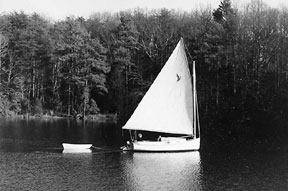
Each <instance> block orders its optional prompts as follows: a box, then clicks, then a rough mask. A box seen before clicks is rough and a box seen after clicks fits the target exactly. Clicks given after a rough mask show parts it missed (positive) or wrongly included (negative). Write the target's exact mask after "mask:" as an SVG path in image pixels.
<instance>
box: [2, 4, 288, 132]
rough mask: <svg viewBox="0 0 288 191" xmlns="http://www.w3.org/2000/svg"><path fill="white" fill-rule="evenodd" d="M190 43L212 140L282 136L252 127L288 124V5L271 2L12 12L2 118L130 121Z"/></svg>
mask: <svg viewBox="0 0 288 191" xmlns="http://www.w3.org/2000/svg"><path fill="white" fill-rule="evenodd" d="M191 9H192V8H191ZM180 37H183V38H184V42H185V44H186V48H187V51H188V54H189V55H190V60H192V59H193V60H195V61H196V70H197V77H198V79H197V89H198V100H199V107H200V116H201V118H202V123H203V124H204V126H206V127H207V128H206V130H205V131H204V134H205V133H206V134H207V136H214V134H215V132H216V131H219V130H220V131H223V133H224V134H227V135H229V134H241V133H243V132H244V133H245V132H246V131H249V132H251V131H254V134H257V135H259V136H261V135H262V134H266V133H271V132H272V133H273V130H271V128H261V130H260V131H259V128H251V127H254V126H257V127H260V126H261V127H263V126H265V127H266V126H269V125H272V126H273V125H275V123H276V124H278V125H279V126H281V124H283V120H284V121H286V122H287V120H285V119H288V117H287V113H288V111H287V110H288V80H287V77H288V76H287V72H288V68H287V66H288V63H287V59H288V48H287V47H288V9H286V8H282V9H276V8H271V7H269V6H267V5H266V4H264V3H263V2H262V1H261V0H252V1H251V2H250V3H248V4H246V5H245V6H244V8H242V9H237V8H236V7H235V6H233V5H232V3H231V1H230V0H222V1H221V2H219V6H218V7H216V8H214V9H211V8H206V9H201V10H196V9H195V10H194V11H191V12H190V13H187V12H180V11H174V10H168V9H160V10H149V11H147V10H142V9H135V10H128V11H123V12H119V13H115V14H110V13H96V14H93V15H91V16H90V17H89V18H88V19H84V18H82V17H78V18H74V17H67V18H66V19H65V20H62V21H57V22H53V21H49V20H47V19H45V18H44V17H41V16H40V15H39V14H37V13H34V14H32V15H28V14H25V13H24V12H13V13H9V14H2V15H0V114H2V115H15V114H24V113H43V112H48V111H50V112H51V111H52V112H54V113H59V114H64V113H65V114H66V115H68V116H72V115H76V114H82V115H88V114H96V113H99V112H101V113H117V114H118V117H119V118H120V121H123V122H125V120H127V119H128V117H129V116H130V115H131V113H132V112H133V110H134V109H135V107H136V106H137V104H138V103H139V101H140V100H141V98H142V97H143V95H144V94H145V92H146V91H147V89H148V88H149V86H150V85H151V83H152V82H153V80H154V79H155V77H156V75H157V74H158V73H159V71H160V70H161V68H162V66H163V64H164V63H165V62H166V60H167V59H168V57H169V55H170V54H171V52H172V50H173V49H174V47H175V45H176V44H177V42H178V41H179V39H180ZM191 63H192V62H191ZM191 63H190V64H191ZM243 124H245V125H244V126H243ZM219 127H220V128H219ZM269 127H271V126H269ZM208 129H209V130H208Z"/></svg>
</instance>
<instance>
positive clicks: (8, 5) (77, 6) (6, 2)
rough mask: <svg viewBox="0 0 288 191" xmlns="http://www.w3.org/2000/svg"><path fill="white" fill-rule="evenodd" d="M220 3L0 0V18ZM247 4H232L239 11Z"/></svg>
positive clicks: (275, 2)
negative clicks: (18, 15)
mask: <svg viewBox="0 0 288 191" xmlns="http://www.w3.org/2000/svg"><path fill="white" fill-rule="evenodd" d="M220 1H221V0H0V14H3V13H10V12H14V11H17V12H19V11H24V13H26V14H31V13H34V12H36V13H38V14H40V15H41V16H44V17H46V18H48V19H52V20H62V19H65V18H66V17H67V16H76V17H78V16H82V17H84V18H88V17H89V16H91V15H92V14H93V13H97V12H111V13H114V12H119V11H121V10H123V11H125V10H128V9H134V8H143V9H148V10H152V9H160V8H167V9H169V10H170V9H175V10H182V11H187V12H190V11H191V10H194V9H201V8H207V7H211V8H212V9H216V8H217V7H218V5H219V3H220ZM248 2H250V0H232V4H237V7H238V8H239V7H240V8H241V6H243V5H244V4H246V3H248ZM263 2H264V3H266V4H267V5H269V6H271V7H278V8H281V7H282V6H286V7H288V0H263Z"/></svg>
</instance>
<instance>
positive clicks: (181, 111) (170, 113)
mask: <svg viewBox="0 0 288 191" xmlns="http://www.w3.org/2000/svg"><path fill="white" fill-rule="evenodd" d="M192 68H193V71H192V74H193V77H192V79H191V74H190V70H189V66H188V59H187V56H186V53H185V47H184V42H183V39H182V38H181V39H180V40H179V42H178V44H177V46H176V48H175V49H174V50H173V52H172V54H171V55H170V57H169V59H168V60H167V62H166V63H165V65H164V66H163V68H162V69H161V71H160V73H159V74H158V76H157V77H156V79H155V80H154V82H153V83H152V85H151V86H150V88H149V89H148V91H147V92H146V94H145V95H144V97H143V98H142V100H141V102H140V103H139V104H138V106H137V108H136V109H135V111H134V112H133V114H132V115H131V117H130V118H129V119H128V121H127V122H126V124H125V125H124V126H123V127H122V129H123V130H129V133H130V139H131V140H130V141H127V144H126V145H125V146H123V147H122V149H123V150H126V151H143V152H145V151H146V152H153V151H154V152H169V151H172V152H176V151H195V150H199V149H200V123H199V114H198V103H197V93H196V70H195V61H193V67H192ZM142 131H145V132H157V133H159V134H160V136H159V139H158V140H145V137H141V136H142V134H140V133H139V132H142ZM137 132H138V133H139V134H138V135H139V136H140V137H141V140H139V137H138V136H137ZM161 133H163V134H165V135H167V134H169V136H167V137H162V136H161ZM170 135H173V136H170Z"/></svg>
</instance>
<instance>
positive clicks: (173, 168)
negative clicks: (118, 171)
mask: <svg viewBox="0 0 288 191" xmlns="http://www.w3.org/2000/svg"><path fill="white" fill-rule="evenodd" d="M128 155H129V154H128ZM123 161H124V162H125V163H124V164H123V171H124V174H125V176H126V177H125V180H126V184H127V187H128V190H135V188H136V190H201V189H202V188H201V160H200V155H199V152H184V153H183V152H182V153H133V154H131V155H130V157H129V158H128V160H123Z"/></svg>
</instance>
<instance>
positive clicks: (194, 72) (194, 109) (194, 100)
mask: <svg viewBox="0 0 288 191" xmlns="http://www.w3.org/2000/svg"><path fill="white" fill-rule="evenodd" d="M192 67H193V73H192V75H193V81H192V85H193V89H192V91H193V94H192V95H193V136H195V137H196V127H197V108H196V107H197V105H196V104H197V99H196V70H195V61H193V66H192Z"/></svg>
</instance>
